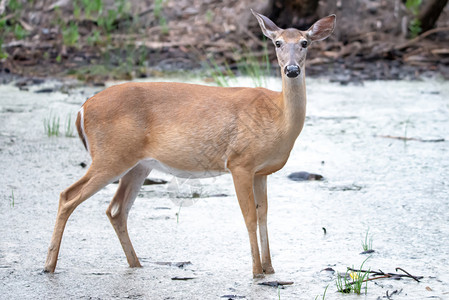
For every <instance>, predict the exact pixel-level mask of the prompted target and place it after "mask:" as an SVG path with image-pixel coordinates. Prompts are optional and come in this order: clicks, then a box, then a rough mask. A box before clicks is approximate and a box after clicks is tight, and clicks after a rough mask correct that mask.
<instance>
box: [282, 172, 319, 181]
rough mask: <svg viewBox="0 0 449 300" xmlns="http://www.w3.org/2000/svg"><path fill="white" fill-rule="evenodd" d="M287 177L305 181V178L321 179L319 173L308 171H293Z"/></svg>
mask: <svg viewBox="0 0 449 300" xmlns="http://www.w3.org/2000/svg"><path fill="white" fill-rule="evenodd" d="M288 179H290V180H293V181H306V180H322V179H323V176H322V175H320V174H313V173H309V172H304V171H301V172H295V173H291V174H290V175H288Z"/></svg>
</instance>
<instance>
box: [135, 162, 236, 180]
mask: <svg viewBox="0 0 449 300" xmlns="http://www.w3.org/2000/svg"><path fill="white" fill-rule="evenodd" d="M141 163H143V164H145V165H146V166H148V167H149V168H151V169H152V170H158V171H160V172H163V173H167V174H171V175H173V176H176V177H181V178H208V177H215V176H220V175H223V174H226V173H228V172H226V171H215V170H202V171H198V170H194V171H192V170H182V169H177V168H174V167H172V166H169V165H167V164H164V163H163V162H161V161H159V160H157V159H155V158H146V159H145V160H143V161H142V162H141Z"/></svg>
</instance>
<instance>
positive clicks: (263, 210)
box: [254, 175, 274, 274]
mask: <svg viewBox="0 0 449 300" xmlns="http://www.w3.org/2000/svg"><path fill="white" fill-rule="evenodd" d="M254 197H255V200H256V211H257V218H258V220H259V237H260V247H261V248H262V249H261V250H262V251H261V252H262V253H261V255H262V269H263V272H264V273H265V274H273V273H274V269H273V266H272V265H271V255H270V246H269V242H268V230H267V211H268V203H267V176H264V175H256V176H254Z"/></svg>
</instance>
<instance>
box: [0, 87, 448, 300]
mask: <svg viewBox="0 0 449 300" xmlns="http://www.w3.org/2000/svg"><path fill="white" fill-rule="evenodd" d="M54 84H56V83H51V82H49V83H46V85H50V86H51V85H54ZM240 84H245V81H244V80H243V81H242V82H240ZM269 86H270V87H271V88H273V89H279V88H280V82H279V80H277V79H275V80H273V81H270V82H269ZM44 87H45V86H44ZM41 88H42V86H37V87H32V88H31V89H30V91H19V90H18V89H17V88H16V87H14V86H12V85H5V86H0V95H1V96H0V164H1V165H2V171H1V172H0V183H1V187H2V188H1V190H0V237H1V238H0V295H1V296H0V298H2V299H79V298H82V299H111V298H112V299H117V298H132V299H219V298H222V299H228V298H231V299H239V298H246V299H279V298H280V299H315V297H316V296H319V299H321V295H322V294H323V292H324V290H325V288H326V286H329V287H328V290H327V294H326V299H384V298H385V299H386V295H387V293H388V294H389V295H391V294H392V293H393V292H394V291H397V293H396V294H395V295H394V296H392V298H391V299H425V298H433V299H448V298H449V275H448V272H447V271H448V268H447V265H448V263H449V262H448V258H449V238H448V232H449V201H448V200H449V196H448V194H449V193H448V192H449V185H448V182H449V172H448V170H449V159H448V158H449V150H448V149H449V147H448V146H449V145H448V140H449V136H448V132H449V130H448V129H449V103H448V99H449V97H448V96H449V82H447V81H446V82H445V81H439V80H438V79H433V80H427V81H424V82H367V83H365V85H363V86H346V87H345V86H339V85H336V84H329V83H328V82H327V81H326V80H308V96H309V104H308V119H307V121H306V122H307V123H306V126H305V128H304V130H303V133H302V134H301V136H300V138H299V140H298V142H297V143H296V145H295V148H294V149H293V151H292V153H291V156H290V160H289V162H288V163H287V165H286V166H285V168H284V169H283V170H281V171H279V172H278V173H276V174H274V175H272V176H271V177H270V178H269V183H268V184H269V188H268V189H269V206H270V208H269V221H268V223H269V232H270V244H271V251H272V259H273V266H274V268H275V270H276V274H274V275H271V276H267V277H266V278H265V279H258V280H253V279H252V276H251V255H250V251H249V242H248V237H247V233H246V229H245V226H244V223H243V218H242V216H241V213H240V209H239V207H238V203H237V200H236V199H235V194H234V190H233V186H232V180H231V178H230V176H229V175H225V176H221V177H217V178H213V179H207V180H206V179H204V180H203V179H201V180H200V181H199V182H196V184H199V185H200V186H201V189H200V192H201V197H200V198H198V199H195V200H197V201H196V202H195V203H194V205H191V206H188V207H182V209H181V210H179V206H178V205H177V202H176V201H172V198H173V197H172V196H171V194H170V193H169V189H168V188H167V186H168V185H158V186H145V187H143V189H142V191H141V193H140V195H139V197H138V199H137V200H136V203H135V204H134V206H133V210H132V211H131V214H130V218H129V231H130V236H131V239H132V240H133V243H134V247H135V249H136V252H137V254H138V256H139V257H140V259H141V262H142V264H143V268H139V269H130V268H129V267H128V265H127V263H126V259H125V256H124V254H123V251H122V249H121V247H120V244H119V242H118V239H117V237H116V236H115V233H114V231H113V229H112V227H111V225H110V224H109V221H108V219H107V217H106V215H105V213H104V212H105V210H106V208H107V206H108V203H109V201H110V199H111V198H112V196H113V194H114V191H115V189H116V185H110V186H108V187H107V188H105V189H104V190H102V191H101V192H99V193H98V194H96V195H95V196H94V197H92V198H91V199H89V200H88V201H86V202H85V203H83V204H82V205H81V206H80V207H79V208H78V209H77V210H76V211H75V212H74V214H73V215H72V217H71V218H70V220H69V222H68V225H67V228H66V231H65V234H64V239H63V241H62V247H61V252H60V256H59V263H58V266H57V270H56V271H57V272H56V273H55V274H44V273H42V269H43V265H44V262H45V258H46V253H47V247H48V245H49V241H50V237H51V233H52V230H53V224H54V219H55V216H56V210H57V205H58V195H59V193H60V192H61V191H62V190H63V189H64V188H66V187H67V186H69V185H70V184H71V183H73V182H74V181H76V180H77V179H78V178H79V177H81V176H82V175H83V174H84V172H85V169H83V168H82V167H81V166H80V163H81V162H86V163H89V157H88V154H87V153H86V152H85V151H84V149H83V146H82V144H81V143H80V141H79V140H78V139H77V138H73V137H72V138H69V137H64V136H62V137H53V138H49V137H47V136H46V135H45V133H44V129H43V120H44V119H45V118H49V116H50V114H53V115H55V116H59V117H60V118H61V123H64V120H65V119H66V118H67V116H68V115H69V114H70V115H73V116H74V115H75V113H76V111H77V110H78V107H79V106H80V105H81V103H82V102H83V101H84V100H85V99H86V98H87V97H88V96H89V95H91V94H92V93H93V92H94V90H93V89H88V88H86V89H75V90H72V91H71V92H70V93H69V94H63V93H60V92H53V93H35V92H34V91H36V90H38V89H41ZM62 127H64V126H62ZM61 131H62V132H63V133H64V131H65V129H64V128H62V130H61ZM375 135H393V136H407V137H417V138H422V139H435V138H445V139H446V141H445V142H438V143H433V142H420V141H407V142H404V141H401V140H396V139H390V138H382V137H378V136H375ZM303 170H305V171H309V172H316V173H320V174H322V175H323V176H324V177H325V180H324V181H321V182H293V181H289V180H288V179H287V175H288V174H290V173H291V172H295V171H303ZM151 176H155V177H163V178H165V179H167V180H169V181H170V180H172V178H171V177H170V176H166V175H162V174H151ZM171 186H172V185H171ZM217 194H225V195H227V196H224V197H223V195H220V197H218V196H217ZM178 212H179V219H178V218H177V215H176V214H177V213H178ZM323 227H324V228H326V231H327V234H324V232H323V229H322V228H323ZM368 229H369V233H370V235H372V238H373V249H375V252H374V253H373V254H372V255H371V257H370V258H369V259H368V261H367V262H365V265H364V267H366V268H370V269H372V270H378V269H381V270H383V271H384V272H395V268H396V267H402V268H404V269H405V270H407V271H408V272H410V273H412V274H413V275H421V276H424V278H423V279H422V281H421V282H420V283H418V282H415V281H414V280H412V279H408V278H406V279H402V280H392V279H382V280H377V281H375V282H370V283H369V284H368V293H367V295H366V296H356V295H342V294H340V293H338V292H337V291H336V290H337V289H336V286H335V280H336V272H335V273H333V272H328V271H322V270H323V269H325V268H329V267H330V268H333V269H334V270H335V271H338V272H345V271H346V267H352V266H354V267H356V268H357V267H360V265H361V263H362V262H363V261H364V260H365V259H366V258H367V257H368V256H366V255H361V254H360V252H361V251H362V250H363V249H362V246H361V242H362V240H363V239H364V237H365V234H366V232H367V230H368ZM186 261H189V262H191V264H186V265H185V266H184V267H181V268H180V267H177V266H170V265H166V264H160V263H161V262H172V263H177V262H186ZM173 277H193V278H194V279H192V280H188V281H175V280H172V278H173ZM273 280H281V281H293V282H294V284H293V285H290V286H286V287H285V289H277V288H273V287H267V286H261V285H258V283H260V282H263V281H273Z"/></svg>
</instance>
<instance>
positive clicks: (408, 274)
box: [396, 268, 422, 282]
mask: <svg viewBox="0 0 449 300" xmlns="http://www.w3.org/2000/svg"><path fill="white" fill-rule="evenodd" d="M398 270H401V271H402V272H404V273H405V274H407V275H408V276H410V277H411V278H413V279H415V280H416V281H417V282H419V280H418V278H416V277H415V276H413V275H412V274H410V273H409V272H407V271H406V270H404V269H402V268H396V272H397V271H398ZM421 278H422V277H421Z"/></svg>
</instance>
